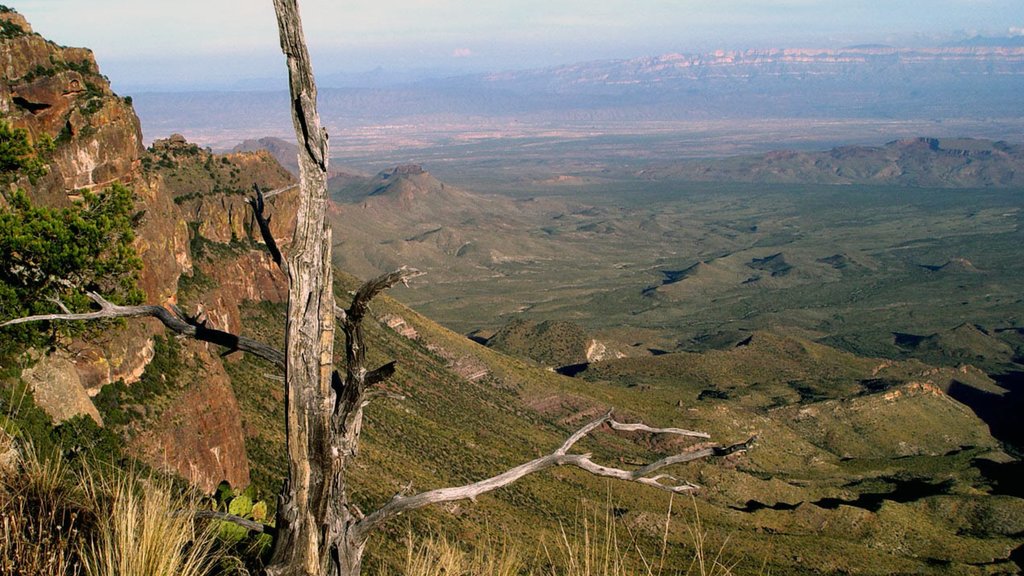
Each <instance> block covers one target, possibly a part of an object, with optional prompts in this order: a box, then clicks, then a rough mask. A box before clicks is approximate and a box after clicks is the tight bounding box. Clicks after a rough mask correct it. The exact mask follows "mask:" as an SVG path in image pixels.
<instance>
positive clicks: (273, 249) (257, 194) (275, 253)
mask: <svg viewBox="0 0 1024 576" xmlns="http://www.w3.org/2000/svg"><path fill="white" fill-rule="evenodd" d="M252 187H253V196H252V198H249V200H248V202H249V206H251V207H252V215H253V218H255V219H256V225H257V226H259V228H260V236H262V237H263V243H264V244H266V246H267V250H268V251H270V257H271V258H272V259H273V260H274V263H275V264H277V267H278V268H280V269H281V270H284V271H285V273H287V272H288V270H287V269H286V268H285V263H284V257H283V256H282V255H281V249H280V248H278V247H277V240H276V239H274V235H273V234H272V233H271V232H270V216H268V215H267V214H266V207H267V203H266V196H265V195H264V194H263V191H262V190H260V186H259V184H253V185H252Z"/></svg>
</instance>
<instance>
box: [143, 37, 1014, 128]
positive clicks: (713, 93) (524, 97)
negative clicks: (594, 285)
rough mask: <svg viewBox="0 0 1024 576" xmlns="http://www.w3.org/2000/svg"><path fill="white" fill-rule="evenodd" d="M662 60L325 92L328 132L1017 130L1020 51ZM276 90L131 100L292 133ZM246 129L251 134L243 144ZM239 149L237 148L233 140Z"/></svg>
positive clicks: (157, 109) (165, 123)
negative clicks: (814, 121)
mask: <svg viewBox="0 0 1024 576" xmlns="http://www.w3.org/2000/svg"><path fill="white" fill-rule="evenodd" d="M989 43H990V41H985V42H982V41H981V40H978V41H977V42H976V45H970V46H946V47H936V48H914V49H904V48H895V47H888V46H855V47H850V48H843V49H772V50H747V51H717V52H712V53H708V54H689V55H684V54H666V55H662V56H652V57H644V58H636V59H632V60H606V61H593V62H584V63H579V64H573V65H568V66H560V67H554V68H545V69H537V70H523V71H510V72H501V73H491V74H475V75H466V76H458V77H451V78H442V79H433V80H423V81H419V82H415V83H410V84H405V85H399V86H381V85H379V84H377V85H375V86H371V87H363V88H360V87H346V88H326V89H323V90H321V92H320V98H321V114H322V115H323V117H324V120H325V121H326V123H327V124H328V125H329V126H334V127H353V126H363V125H373V124H390V125H394V124H400V123H416V124H418V125H438V124H450V123H453V122H462V121H466V120H473V121H480V120H481V119H501V120H507V121H519V122H539V123H553V124H559V123H562V124H565V123H576V124H579V123H594V124H600V123H602V122H621V121H649V120H686V119H697V120H699V119H717V118H759V119H760V118H770V117H779V118H900V119H907V118H927V119H949V118H965V117H970V118H1016V117H1019V116H1020V113H1021V107H1020V94H1022V93H1024V46H1021V45H1020V43H1019V42H1014V41H1012V40H1007V41H1006V43H1007V44H1009V45H1005V46H991V45H988V44H989ZM285 98H286V96H285V94H284V93H283V92H280V93H279V92H258V91H251V92H204V93H146V94H138V95H135V103H136V109H137V110H138V111H139V114H140V116H141V117H142V120H143V124H144V126H145V129H146V131H147V133H149V134H151V135H152V136H160V135H162V134H163V133H164V132H167V131H171V130H177V131H182V132H185V133H188V134H197V133H199V134H201V133H205V132H207V131H209V130H211V129H217V130H220V131H221V132H224V131H235V132H237V133H239V134H241V133H243V132H245V133H247V134H250V135H251V134H253V133H254V132H252V131H253V130H259V131H258V132H255V133H257V134H261V135H262V134H274V133H278V134H284V133H287V131H288V130H290V119H289V118H288V117H287V114H286V113H287V109H288V108H287V106H286V105H284V103H285ZM246 131H248V132H246ZM237 140H241V138H237V139H236V141H237Z"/></svg>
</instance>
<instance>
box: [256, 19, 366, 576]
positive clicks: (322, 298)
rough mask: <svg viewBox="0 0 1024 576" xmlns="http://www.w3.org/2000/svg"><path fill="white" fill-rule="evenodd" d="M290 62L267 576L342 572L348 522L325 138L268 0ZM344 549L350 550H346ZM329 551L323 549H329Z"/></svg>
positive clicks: (287, 30) (300, 46)
mask: <svg viewBox="0 0 1024 576" xmlns="http://www.w3.org/2000/svg"><path fill="white" fill-rule="evenodd" d="M274 10H275V13H276V15H277V24H278V31H279V33H280V39H281V49H282V51H283V52H284V55H285V57H286V59H287V64H288V79H289V90H290V94H291V111H292V121H293V124H294V127H295V135H296V138H297V140H298V145H299V151H298V160H299V197H300V199H299V208H298V214H297V217H296V228H295V234H294V239H293V241H292V244H291V247H290V250H289V254H288V259H287V261H288V265H287V272H288V276H289V290H288V318H287V325H286V332H285V418H286V421H285V422H286V423H285V426H286V434H285V436H286V443H287V453H288V478H287V480H286V481H285V483H284V486H283V487H282V489H281V493H280V495H279V498H278V510H277V538H275V540H274V549H273V553H272V556H271V562H270V566H269V567H268V569H267V572H268V574H271V575H280V576H325V575H328V574H330V575H332V576H340V575H345V576H347V574H346V573H345V572H342V571H341V566H342V564H343V559H342V558H341V556H344V555H345V554H346V552H345V551H342V550H340V549H339V547H338V544H339V543H340V542H341V541H342V539H343V536H344V529H343V527H344V524H345V522H346V521H347V520H348V518H346V517H344V516H342V517H338V511H339V510H344V509H345V508H346V506H345V501H344V486H345V475H344V465H343V462H342V460H343V455H341V454H339V453H337V451H336V450H334V445H333V444H334V442H333V440H332V434H331V414H332V412H333V410H332V409H333V406H332V404H333V391H332V389H331V377H332V372H333V366H334V296H333V286H332V284H333V277H332V270H331V234H330V229H329V227H328V226H327V223H326V205H327V162H328V155H329V154H328V144H327V133H326V132H325V131H324V129H323V128H322V127H321V126H320V117H319V115H318V113H317V109H316V98H317V94H316V84H315V82H314V78H313V68H312V64H311V62H310V58H309V51H308V50H307V49H306V42H305V38H304V35H303V32H302V21H301V18H300V17H299V9H298V2H297V0H274ZM343 548H347V547H343ZM332 549H333V550H332ZM329 550H330V551H331V552H328V551H329Z"/></svg>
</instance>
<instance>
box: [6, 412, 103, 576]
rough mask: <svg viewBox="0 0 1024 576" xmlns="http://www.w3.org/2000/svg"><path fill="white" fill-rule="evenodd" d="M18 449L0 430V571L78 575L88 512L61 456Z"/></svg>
mask: <svg viewBox="0 0 1024 576" xmlns="http://www.w3.org/2000/svg"><path fill="white" fill-rule="evenodd" d="M18 452H19V451H18V450H17V448H16V446H15V444H14V440H13V438H12V437H11V436H9V435H7V434H6V433H5V432H4V431H3V430H2V429H0V461H2V462H0V575H2V576H29V575H32V576H37V575H47V576H78V575H79V574H81V556H80V552H81V543H82V541H83V532H85V531H88V529H89V527H90V525H91V521H92V519H93V518H94V516H93V514H92V511H91V510H90V509H89V507H88V505H87V503H86V502H85V500H84V499H83V498H82V497H81V496H82V495H81V493H80V492H78V491H76V490H75V488H74V486H69V485H68V484H67V483H66V482H65V481H64V480H65V475H66V469H65V468H64V466H63V462H62V461H60V460H56V459H53V460H40V459H39V458H37V457H36V454H35V451H34V450H33V449H32V448H31V445H29V447H27V448H26V449H24V450H23V452H24V455H22V454H19V453H18Z"/></svg>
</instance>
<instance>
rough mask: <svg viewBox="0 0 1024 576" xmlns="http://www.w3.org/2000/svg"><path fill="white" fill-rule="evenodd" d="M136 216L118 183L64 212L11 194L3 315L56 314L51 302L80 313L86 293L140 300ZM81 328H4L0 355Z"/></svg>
mask: <svg viewBox="0 0 1024 576" xmlns="http://www.w3.org/2000/svg"><path fill="white" fill-rule="evenodd" d="M133 214H134V207H133V202H132V192H131V191H130V190H129V189H128V188H125V187H124V186H122V185H120V184H115V185H114V186H112V187H110V188H108V189H107V190H105V191H103V192H100V193H98V194H92V193H89V192H85V193H84V194H83V199H82V201H81V202H79V203H78V204H76V205H75V206H72V207H67V208H47V207H40V206H34V205H33V204H32V202H31V201H30V200H29V198H28V195H27V194H25V192H23V191H20V190H19V191H17V192H15V193H14V194H13V195H12V197H11V199H10V206H9V207H7V208H3V209H0V254H3V259H2V260H0V318H3V319H8V318H19V317H22V316H28V315H32V314H46V313H53V312H57V311H58V307H57V305H56V303H55V302H54V301H53V300H54V299H59V300H60V301H61V302H62V303H63V304H64V305H65V306H67V307H68V308H69V309H71V310H74V311H79V312H81V311H85V310H88V309H89V307H90V300H89V298H88V297H87V295H86V293H87V292H89V291H94V292H98V293H101V294H103V295H104V296H105V297H107V298H108V299H110V300H111V301H112V302H115V303H118V304H135V303H138V302H141V300H142V291H141V290H140V289H139V287H138V271H139V270H140V269H141V267H142V261H141V260H140V259H139V257H138V256H137V255H136V253H135V249H134V247H133V246H132V242H133V240H134V239H135V234H134V231H133V230H132V216H133ZM82 329H83V328H82V327H81V326H73V325H71V324H61V326H59V327H57V326H48V325H46V323H43V324H36V325H25V326H14V327H9V328H5V329H2V334H3V336H4V337H3V338H0V358H3V357H4V356H5V355H6V356H7V357H10V355H12V354H16V353H19V352H20V351H22V350H23V349H24V347H25V346H31V345H41V344H44V343H46V342H47V341H49V338H50V337H52V336H54V335H55V334H56V332H57V331H58V330H60V331H63V332H65V333H67V332H74V331H80V330H82Z"/></svg>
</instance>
